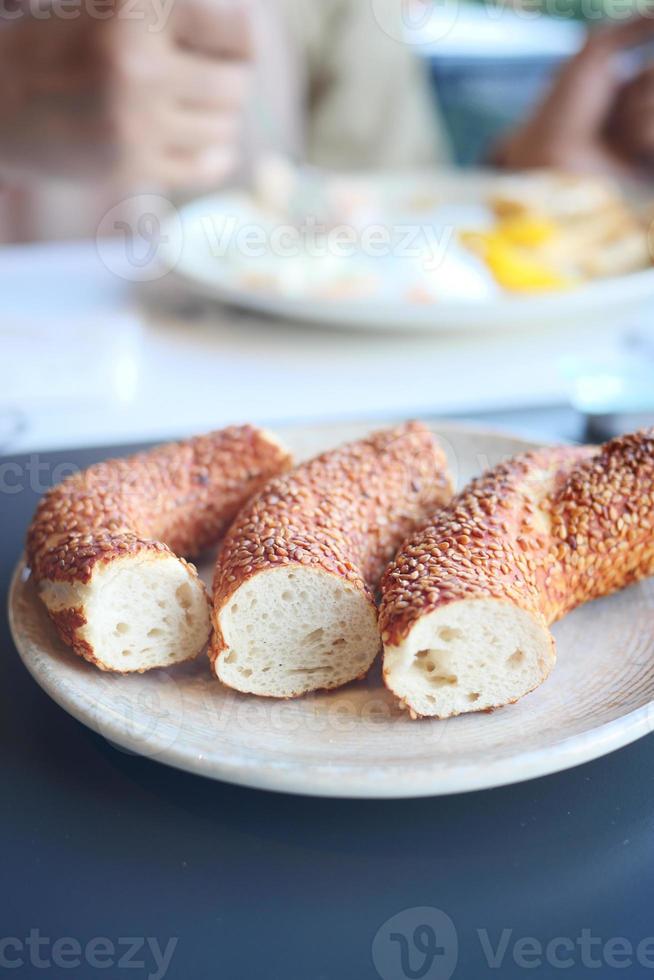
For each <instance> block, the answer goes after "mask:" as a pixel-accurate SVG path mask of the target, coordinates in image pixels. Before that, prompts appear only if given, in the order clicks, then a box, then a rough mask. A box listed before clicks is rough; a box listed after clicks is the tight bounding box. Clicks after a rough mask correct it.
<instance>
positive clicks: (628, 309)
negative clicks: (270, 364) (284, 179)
mask: <svg viewBox="0 0 654 980" xmlns="http://www.w3.org/2000/svg"><path fill="white" fill-rule="evenodd" d="M502 179H505V178H501V177H500V178H498V176H497V175H496V174H491V173H489V172H485V171H466V172H460V173H452V172H446V173H443V174H441V173H439V174H431V175H424V174H423V175H414V176H393V177H379V176H374V177H372V176H368V175H365V176H364V175H361V176H359V177H356V178H354V177H348V178H343V181H342V197H343V200H344V201H345V202H346V208H345V211H346V212H347V214H348V215H349V217H348V220H347V221H345V222H342V223H341V224H340V225H339V226H338V228H337V230H336V231H334V229H333V228H331V229H330V230H329V232H325V231H321V228H322V225H321V223H320V221H318V222H316V223H315V224H316V225H317V227H316V228H314V229H313V230H312V228H311V226H310V225H309V235H310V236H311V235H313V236H314V237H313V238H310V241H311V242H313V244H312V245H311V247H310V248H309V249H308V250H307V248H306V247H305V246H304V245H300V244H299V243H298V242H299V240H298V238H297V237H294V235H295V231H294V227H293V226H292V225H291V224H290V222H289V219H288V218H285V217H283V216H279V217H276V216H275V215H274V214H273V213H272V212H266V211H264V210H263V209H261V208H259V207H258V206H257V205H256V203H255V202H254V201H253V200H252V198H251V197H249V196H248V195H246V194H245V193H243V192H236V191H226V192H224V193H221V194H214V195H211V196H208V197H204V198H200V199H198V200H195V201H193V202H191V203H189V204H187V205H186V206H184V207H182V208H181V210H180V212H179V214H180V218H181V221H179V222H176V223H175V224H174V225H172V224H171V225H170V226H169V227H166V228H165V236H164V237H167V239H168V241H167V242H165V243H164V245H163V249H164V254H163V258H164V261H166V252H168V253H169V254H170V255H171V256H173V255H174V256H175V259H176V261H175V262H172V261H171V263H170V264H171V265H173V264H174V265H175V267H176V272H177V274H178V275H180V276H182V277H183V278H184V279H185V280H186V281H187V283H188V284H190V285H191V286H192V287H193V289H194V290H197V291H198V292H200V293H202V294H203V295H205V296H211V297H214V298H215V299H217V300H220V301H222V302H225V303H229V304H232V305H235V306H239V307H242V308H245V309H249V310H254V311H257V312H261V313H266V314H270V315H272V316H275V317H283V318H285V319H291V320H301V321H305V322H307V323H316V324H323V325H328V326H332V327H339V328H355V329H362V330H366V329H373V330H374V329H377V330H404V329H411V330H431V331H439V330H440V331H442V330H491V331H496V330H503V329H506V328H518V329H521V330H530V329H533V328H536V327H544V326H545V327H546V326H548V325H553V324H556V325H557V326H558V327H561V325H562V324H565V323H570V325H571V326H574V325H575V323H578V322H579V321H580V320H582V319H583V320H584V321H586V322H587V321H588V320H589V319H591V318H592V320H593V321H594V322H596V323H597V325H598V326H599V325H601V324H611V325H615V324H616V323H621V322H628V320H629V318H630V316H632V315H633V314H634V313H636V312H638V311H639V310H642V307H643V304H644V303H646V301H648V300H652V299H654V269H652V268H647V269H644V270H642V271H638V272H633V273H630V274H628V275H623V276H616V277H612V278H607V279H598V280H595V281H593V282H589V283H585V284H582V285H579V286H577V287H576V288H574V289H570V290H567V291H563V292H549V293H540V294H531V295H520V294H508V293H506V292H504V291H503V290H502V289H501V288H500V287H498V286H497V285H496V283H495V282H494V280H493V278H492V276H491V275H490V273H489V272H488V270H487V269H486V266H485V265H484V264H483V263H482V262H481V261H480V260H478V259H477V258H476V257H475V256H473V255H472V254H471V253H469V252H468V251H467V250H466V249H465V248H464V247H463V246H462V245H461V244H460V243H459V241H458V235H457V232H458V230H459V229H470V228H473V229H475V230H479V229H481V228H483V227H484V226H485V225H488V223H489V221H490V212H489V210H488V209H487V207H486V204H485V202H486V200H487V199H488V197H489V195H491V194H492V193H493V192H494V191H495V190H496V189H497V186H498V180H502ZM389 215H390V216H392V217H390V218H389ZM389 227H390V229H391V230H390V232H389V231H388V230H386V232H385V231H384V229H385V228H386V229H388V228H389ZM303 234H305V235H306V227H305V229H304V230H303ZM330 235H331V237H329V236H330ZM180 236H181V241H180ZM305 240H306V239H305ZM362 242H363V243H364V244H363V245H362ZM307 251H309V252H311V254H307ZM178 255H179V258H177V256H178Z"/></svg>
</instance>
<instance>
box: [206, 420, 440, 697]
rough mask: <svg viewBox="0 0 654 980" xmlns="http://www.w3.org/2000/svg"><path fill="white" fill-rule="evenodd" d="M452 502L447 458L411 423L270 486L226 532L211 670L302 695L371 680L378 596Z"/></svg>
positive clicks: (260, 689) (242, 686)
mask: <svg viewBox="0 0 654 980" xmlns="http://www.w3.org/2000/svg"><path fill="white" fill-rule="evenodd" d="M450 495H451V488H450V482H449V478H448V476H447V471H446V460H445V456H444V453H443V452H442V450H441V449H440V447H439V446H438V444H437V442H436V440H435V438H434V437H433V436H432V434H431V433H430V432H429V430H428V429H427V428H425V426H423V425H420V424H419V423H409V424H407V425H404V426H400V427H399V428H396V429H391V430H386V431H383V432H377V433H375V434H374V435H372V436H370V437H369V438H367V439H363V440H361V441H359V442H355V443H351V444H350V445H347V446H344V447H342V448H341V449H337V450H334V451H332V452H328V453H325V454H324V455H322V456H319V457H317V458H316V459H313V460H311V461H310V462H308V463H306V464H304V465H303V466H300V467H298V468H297V469H296V470H294V471H293V472H291V473H289V474H288V475H287V476H284V477H280V478H278V479H275V480H273V481H271V482H270V483H269V484H268V485H267V486H266V487H265V488H264V490H262V492H261V493H260V494H259V495H258V496H257V497H256V498H255V499H254V500H253V501H252V502H251V503H250V504H249V505H247V506H246V507H245V509H244V510H243V511H242V512H241V514H240V515H239V517H238V518H237V520H236V523H235V524H234V526H233V527H232V528H231V529H230V531H229V534H228V535H227V538H226V539H225V541H224V543H223V547H222V551H221V554H220V556H219V559H218V564H217V567H216V573H215V577H214V608H213V624H214V631H215V632H214V637H213V641H212V646H211V649H210V656H211V659H212V663H213V667H214V670H215V672H216V674H217V676H218V677H219V678H220V680H221V681H223V683H225V684H227V685H229V686H230V687H233V688H236V689H237V690H240V691H246V692H250V693H254V694H260V695H267V696H271V697H294V696H296V695H299V694H304V693H306V692H308V691H313V690H316V689H318V688H333V687H338V686H340V685H341V684H345V683H346V682H347V681H350V680H353V679H354V678H357V677H361V676H363V674H365V673H366V671H367V670H368V668H369V667H370V665H371V663H372V662H373V660H374V659H375V657H376V655H377V653H378V651H379V649H380V638H379V630H378V626H377V610H376V606H375V601H374V595H373V592H374V589H375V588H376V585H377V583H378V580H379V576H380V575H381V572H382V570H383V567H384V565H385V563H386V562H387V561H388V559H389V558H390V557H391V556H392V554H393V553H394V551H395V549H396V548H397V547H398V545H399V544H400V542H401V541H402V540H403V539H404V538H405V537H406V535H407V534H408V533H410V532H411V530H412V529H414V528H415V527H416V525H417V524H419V523H420V522H421V521H424V520H425V519H426V518H427V515H428V514H430V513H433V511H434V510H435V509H436V508H437V507H439V506H440V505H442V504H443V503H445V501H446V500H447V499H449V497H450Z"/></svg>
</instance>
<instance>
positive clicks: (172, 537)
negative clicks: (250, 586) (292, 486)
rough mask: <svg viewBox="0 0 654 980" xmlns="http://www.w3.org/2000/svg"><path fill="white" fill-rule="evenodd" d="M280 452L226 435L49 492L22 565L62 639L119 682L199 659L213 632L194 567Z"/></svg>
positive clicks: (281, 461) (143, 456)
mask: <svg viewBox="0 0 654 980" xmlns="http://www.w3.org/2000/svg"><path fill="white" fill-rule="evenodd" d="M290 463H291V460H290V456H289V455H288V453H287V452H286V451H285V450H284V449H283V448H282V447H281V446H280V445H279V443H277V442H276V441H275V440H274V438H273V437H271V436H269V435H268V434H267V433H265V432H262V431H260V430H258V429H255V428H253V427H251V426H241V427H231V428H228V429H223V430H221V431H218V432H213V433H210V434H209V435H206V436H198V437H196V438H195V439H189V440H187V441H184V442H178V443H172V444H170V445H165V446H160V447H158V448H156V449H153V450H152V451H150V452H146V453H139V454H138V455H136V456H131V457H129V458H127V459H115V460H109V461H107V462H103V463H99V464H97V465H96V466H92V467H90V468H89V469H87V470H85V471H84V472H82V473H78V474H75V475H74V476H72V477H70V478H69V479H67V480H64V481H63V482H62V483H60V484H58V485H57V486H56V487H53V488H52V489H51V490H50V491H48V493H46V494H45V496H44V497H43V498H42V500H41V501H40V503H39V506H38V508H37V511H36V514H35V516H34V519H33V521H32V524H31V526H30V528H29V531H28V536H27V560H28V564H29V565H30V568H31V572H32V575H33V577H34V580H35V582H36V585H37V589H38V592H39V595H40V597H41V599H42V601H43V602H44V604H45V606H46V609H47V610H48V614H49V616H50V618H51V619H52V621H53V623H54V624H55V626H56V628H57V630H58V632H59V634H60V636H61V637H62V639H63V640H64V642H65V643H67V644H68V645H69V646H71V647H72V648H73V650H74V651H75V653H77V654H79V655H80V656H82V657H85V658H86V659H87V660H89V661H90V662H91V663H93V664H95V665H96V666H97V667H100V668H101V669H102V670H112V671H118V672H120V673H127V672H130V671H144V670H149V669H150V668H152V667H162V666H170V665H171V664H174V663H178V662H179V661H182V660H188V659H190V658H191V657H194V656H196V655H197V654H198V653H199V652H200V651H201V650H202V648H203V647H204V646H205V644H206V642H207V639H208V636H209V632H210V628H211V624H210V615H209V602H208V598H207V594H206V590H205V588H204V585H203V584H202V582H201V580H200V579H199V577H198V574H197V571H196V569H195V568H194V566H193V565H191V564H189V563H188V562H187V561H185V559H184V558H182V557H178V555H197V554H199V553H201V552H202V551H203V550H205V549H206V548H208V547H210V546H212V545H215V544H216V542H217V541H218V539H219V537H220V535H221V534H222V533H223V532H224V530H225V528H226V527H227V526H228V524H229V522H230V521H231V520H232V519H233V517H234V515H235V514H236V512H237V510H238V508H239V507H240V506H241V505H242V504H243V503H244V501H245V500H246V499H247V498H248V497H250V496H251V495H252V494H253V493H254V492H256V491H257V490H259V489H260V487H261V486H263V484H264V483H265V482H266V481H267V480H268V479H269V478H270V477H271V476H273V475H274V474H277V473H282V472H284V471H285V470H286V469H288V467H289V466H290Z"/></svg>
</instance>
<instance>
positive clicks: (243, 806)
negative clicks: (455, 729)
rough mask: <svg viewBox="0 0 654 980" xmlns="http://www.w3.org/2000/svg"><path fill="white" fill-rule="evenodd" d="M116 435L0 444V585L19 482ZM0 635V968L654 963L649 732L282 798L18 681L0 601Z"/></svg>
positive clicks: (13, 534) (543, 972)
mask: <svg viewBox="0 0 654 980" xmlns="http://www.w3.org/2000/svg"><path fill="white" fill-rule="evenodd" d="M119 451H120V450H117V449H116V448H115V447H114V448H113V449H111V450H109V449H104V450H94V451H90V450H89V451H78V450H76V451H69V452H67V453H46V454H39V455H37V456H35V455H34V454H32V455H31V456H28V457H25V456H23V457H13V458H10V457H4V458H0V490H1V491H2V492H1V493H0V522H1V530H0V534H1V537H0V541H1V542H2V546H1V552H0V553H1V560H2V580H3V583H4V590H3V591H4V593H6V589H7V587H8V584H9V578H10V575H11V571H12V567H13V565H14V563H15V561H16V560H17V558H18V556H19V554H20V551H21V547H22V540H23V535H24V532H25V528H26V526H27V523H28V520H29V518H30V515H31V513H32V510H33V508H34V506H35V503H36V499H37V491H38V490H39V489H43V488H44V487H45V486H46V485H48V484H49V483H50V482H51V481H52V480H53V479H57V478H61V477H62V476H63V475H65V474H66V472H69V471H70V468H71V466H80V465H87V464H89V463H90V462H93V461H95V460H97V459H100V458H102V457H104V456H107V455H110V454H111V455H113V454H116V453H117V452H119ZM2 654H3V655H2V659H1V661H0V662H1V665H2V684H1V686H0V698H1V699H2V713H1V724H2V730H3V742H4V748H3V751H2V762H3V776H2V788H1V795H0V800H1V802H0V808H1V821H2V823H1V827H0V840H1V841H2V848H3V865H4V868H3V874H2V879H1V880H2V886H1V889H0V923H1V927H0V974H3V975H4V974H5V972H6V974H7V975H8V976H16V977H40V976H56V977H66V976H76V977H82V978H84V980H92V978H94V977H96V976H97V977H104V978H108V977H111V978H113V977H118V978H120V977H122V976H127V977H135V978H138V977H151V978H154V977H157V978H161V977H163V976H166V977H167V978H168V980H177V978H179V980H204V978H221V980H222V978H225V980H232V978H244V980H258V978H266V980H272V978H280V980H282V978H283V980H294V978H301V980H313V978H315V980H318V978H330V980H332V978H333V980H348V978H353V980H355V978H356V980H367V978H371V980H372V978H378V977H381V978H382V980H414V978H427V980H446V978H449V977H450V976H454V977H455V978H463V980H477V978H479V977H482V976H489V977H501V978H502V980H505V978H513V977H523V976H525V975H529V974H532V975H534V976H538V977H541V976H547V977H550V976H551V977H558V976H560V975H567V976H570V977H574V978H577V977H584V976H586V975H588V976H591V977H597V976H614V975H621V974H622V975H624V974H627V975H629V976H637V977H641V976H654V940H652V941H651V942H649V943H648V942H647V940H648V939H649V938H650V937H652V936H654V901H653V899H654V884H653V875H654V739H653V738H652V737H651V736H650V737H648V738H645V739H642V740H641V741H639V742H637V743H635V744H633V745H631V746H629V747H627V748H625V749H622V750H620V751H619V752H614V753H613V754H612V755H609V756H607V757H606V758H604V759H600V760H598V761H596V762H592V763H590V764H588V765H585V766H581V767H579V768H576V769H572V770H569V771H568V772H564V773H560V774H558V775H555V776H549V777H546V778H543V779H539V780H534V781H531V782H527V783H522V784H520V785H516V786H510V787H506V788H503V789H497V790H492V791H485V792H479V793H471V794H466V795H460V796H452V797H441V798H434V799H422V800H398V801H387V802H382V801H348V800H332V799H310V798H304V797H292V796H284V795H281V794H273V793H265V792H259V791H255V790H247V789H240V788H238V787H234V786H229V785H226V784H222V783H217V782H211V781H209V780H204V779H201V778H199V777H195V776H191V775H187V774H185V773H183V772H177V771H175V770H173V769H169V768H166V767H164V766H162V765H159V764H157V763H156V762H153V761H151V760H146V759H142V758H139V757H136V756H132V755H128V754H126V753H123V752H120V751H118V750H116V749H115V748H113V747H111V746H110V745H109V744H107V742H105V741H104V740H103V739H102V738H101V737H99V736H98V735H95V734H93V733H92V732H91V731H89V730H87V729H86V728H84V727H83V726H82V725H80V724H79V723H78V722H76V721H74V720H73V719H72V718H70V717H69V716H68V715H66V714H65V713H64V712H63V711H62V710H61V709H60V708H58V707H57V706H56V705H55V704H54V703H53V702H51V701H50V700H49V699H48V697H47V696H46V695H45V694H44V693H43V692H42V691H41V690H40V689H39V688H38V687H37V685H36V684H35V683H34V681H32V679H31V678H30V677H29V675H28V674H27V671H26V670H25V669H24V667H23V666H22V664H21V662H20V660H19V658H18V655H17V654H16V652H15V649H14V646H13V643H12V641H11V638H10V636H9V631H8V627H7V622H6V618H5V617H3V623H2ZM438 910H440V911H438ZM552 940H554V942H552ZM493 957H495V959H494V958H493ZM46 964H49V966H47V965H46Z"/></svg>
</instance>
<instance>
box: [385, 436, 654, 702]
mask: <svg viewBox="0 0 654 980" xmlns="http://www.w3.org/2000/svg"><path fill="white" fill-rule="evenodd" d="M653 484H654V430H648V431H646V432H642V433H636V434H635V435H630V436H623V437H621V438H619V439H615V440H613V441H612V442H609V443H607V444H606V445H605V446H604V447H602V448H601V449H591V448H586V447H579V448H575V447H563V448H561V447H559V448H552V449H546V450H541V451H538V452H535V453H528V454H525V455H523V456H518V457H515V458H514V459H512V460H510V461H509V462H507V463H505V464H503V465H501V466H498V467H497V468H495V469H493V470H491V471H489V472H488V473H486V474H484V475H483V476H481V477H479V478H478V479H477V480H474V481H473V482H472V483H471V484H470V485H469V486H468V487H467V488H466V489H465V490H464V491H463V492H462V493H461V494H459V495H458V496H457V497H455V498H454V500H453V501H452V502H451V504H450V505H449V507H447V508H445V509H444V510H443V511H441V512H440V514H438V515H437V517H436V518H435V520H434V521H433V522H431V523H430V524H429V525H427V526H426V527H424V528H423V529H422V530H421V531H419V532H418V533H417V534H416V535H414V536H413V537H411V538H410V539H409V540H408V541H407V542H406V543H405V545H404V546H403V547H402V549H401V550H400V552H399V554H398V555H397V557H396V559H395V561H394V562H393V563H392V564H391V566H390V567H389V568H388V570H387V571H386V573H385V575H384V578H383V581H382V607H381V613H380V625H381V629H382V637H383V641H384V680H385V682H386V684H387V686H388V687H389V688H390V690H392V691H393V692H394V693H395V694H396V695H397V697H398V698H399V700H400V702H401V704H402V705H403V706H405V707H406V708H408V709H409V711H410V713H411V714H412V715H413V716H414V717H417V716H435V717H439V718H445V717H448V716H449V715H456V714H460V713H462V712H467V711H479V710H483V709H488V708H494V707H498V706H500V705H504V704H509V703H511V702H513V701H516V700H517V699H518V698H520V697H522V696H523V695H524V694H526V693H528V692H529V691H531V690H533V688H535V687H536V686H537V685H538V684H540V683H541V682H542V681H543V680H544V679H545V678H546V677H547V675H548V673H549V672H550V670H551V669H552V666H553V665H554V662H555V646H554V638H553V637H552V634H551V632H550V630H549V626H550V624H551V623H553V622H554V621H555V620H557V619H558V618H559V617H561V616H562V615H564V614H565V613H566V612H568V611H569V610H571V609H573V608H574V607H575V606H577V605H579V604H581V603H583V602H586V601H588V600H590V599H594V598H597V597H599V596H602V595H606V594H608V593H610V592H613V591H615V590H616V589H620V588H623V587H624V586H625V585H627V584H629V583H630V582H634V581H636V580H637V579H639V578H642V577H643V576H646V575H650V574H652V573H653V572H654V502H653V499H652V486H653ZM416 567H419V568H420V569H421V570H422V571H421V574H420V575H419V576H418V577H415V576H414V571H415V569H416Z"/></svg>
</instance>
